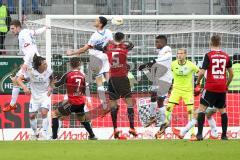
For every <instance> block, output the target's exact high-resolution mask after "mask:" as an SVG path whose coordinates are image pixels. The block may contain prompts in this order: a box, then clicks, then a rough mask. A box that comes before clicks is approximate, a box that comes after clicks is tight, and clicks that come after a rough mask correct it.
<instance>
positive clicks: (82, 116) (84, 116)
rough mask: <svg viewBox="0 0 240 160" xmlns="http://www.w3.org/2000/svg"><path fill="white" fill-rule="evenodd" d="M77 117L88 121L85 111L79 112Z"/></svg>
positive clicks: (82, 120) (81, 120)
mask: <svg viewBox="0 0 240 160" xmlns="http://www.w3.org/2000/svg"><path fill="white" fill-rule="evenodd" d="M77 117H78V120H79V121H80V122H86V121H87V119H86V115H85V114H84V113H78V114H77Z"/></svg>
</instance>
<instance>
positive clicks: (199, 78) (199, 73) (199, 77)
mask: <svg viewBox="0 0 240 160" xmlns="http://www.w3.org/2000/svg"><path fill="white" fill-rule="evenodd" d="M205 72H206V70H205V69H200V70H199V72H198V78H197V81H196V84H197V85H199V84H200V82H201V80H202V78H203V76H204V74H205Z"/></svg>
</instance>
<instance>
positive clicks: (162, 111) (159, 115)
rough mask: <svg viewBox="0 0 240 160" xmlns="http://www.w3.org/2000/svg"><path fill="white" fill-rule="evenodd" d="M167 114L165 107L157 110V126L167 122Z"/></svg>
mask: <svg viewBox="0 0 240 160" xmlns="http://www.w3.org/2000/svg"><path fill="white" fill-rule="evenodd" d="M165 112H166V108H165V106H163V107H161V108H157V109H156V118H157V122H156V125H157V126H161V124H163V123H164V122H165V119H166V115H165Z"/></svg>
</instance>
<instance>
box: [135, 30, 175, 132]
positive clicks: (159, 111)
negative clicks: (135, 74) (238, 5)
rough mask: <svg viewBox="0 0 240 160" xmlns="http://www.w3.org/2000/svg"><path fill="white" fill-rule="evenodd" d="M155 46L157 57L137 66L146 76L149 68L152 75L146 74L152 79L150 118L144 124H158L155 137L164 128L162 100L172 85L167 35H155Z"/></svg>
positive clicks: (170, 58) (170, 54) (170, 50)
mask: <svg viewBox="0 0 240 160" xmlns="http://www.w3.org/2000/svg"><path fill="white" fill-rule="evenodd" d="M156 48H157V53H158V57H157V59H154V60H153V61H152V62H149V63H147V64H143V65H141V66H140V67H139V70H142V71H143V72H144V73H145V74H146V76H148V75H149V74H150V72H149V70H148V68H151V71H152V74H153V75H152V76H148V77H149V79H151V77H154V79H152V81H153V84H152V89H151V104H150V116H151V117H150V119H149V121H148V122H147V125H146V126H150V125H151V124H152V123H156V125H157V126H160V130H159V131H158V132H157V133H156V135H155V136H156V137H158V136H159V134H160V132H162V130H163V129H164V128H166V127H167V126H166V123H164V120H165V111H166V109H165V106H164V100H165V98H166V96H167V95H168V91H169V89H170V87H171V85H172V73H171V62H172V49H171V48H170V47H169V46H168V45H167V37H166V36H165V35H159V36H157V37H156Z"/></svg>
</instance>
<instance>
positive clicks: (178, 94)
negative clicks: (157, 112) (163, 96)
mask: <svg viewBox="0 0 240 160" xmlns="http://www.w3.org/2000/svg"><path fill="white" fill-rule="evenodd" d="M181 99H182V100H183V101H184V103H185V105H193V103H194V96H193V91H190V92H186V91H181V90H178V89H173V90H172V92H171V95H170V97H169V102H170V103H174V104H179V101H180V100H181Z"/></svg>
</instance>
